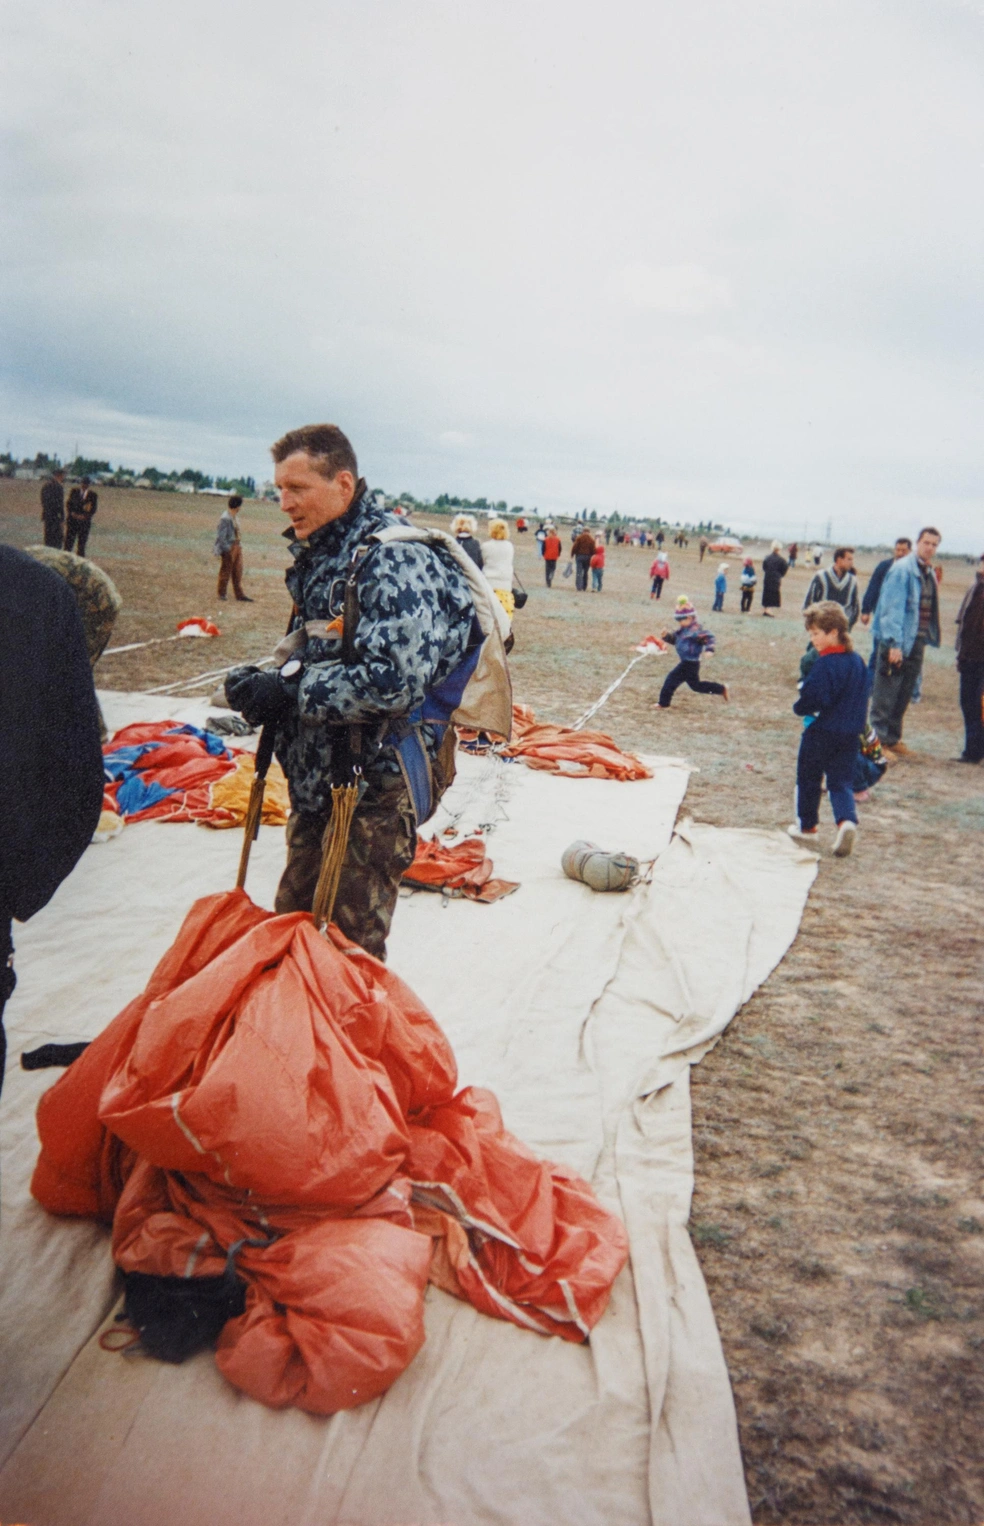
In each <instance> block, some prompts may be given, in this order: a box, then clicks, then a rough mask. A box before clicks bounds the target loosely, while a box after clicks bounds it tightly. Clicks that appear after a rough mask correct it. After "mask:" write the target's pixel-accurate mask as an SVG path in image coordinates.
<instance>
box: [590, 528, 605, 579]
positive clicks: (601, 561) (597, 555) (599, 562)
mask: <svg viewBox="0 0 984 1526" xmlns="http://www.w3.org/2000/svg"><path fill="white" fill-rule="evenodd" d="M604 576H605V542H604V539H603V538H602V536H600V535H596V536H595V548H594V555H593V556H592V558H591V592H592V593H601V585H602V581H603V580H604Z"/></svg>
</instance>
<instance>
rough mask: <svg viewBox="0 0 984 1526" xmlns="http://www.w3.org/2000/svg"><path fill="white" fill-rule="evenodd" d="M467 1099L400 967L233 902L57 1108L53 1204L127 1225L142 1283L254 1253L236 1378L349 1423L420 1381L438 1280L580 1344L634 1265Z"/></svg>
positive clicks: (182, 950)
mask: <svg viewBox="0 0 984 1526" xmlns="http://www.w3.org/2000/svg"><path fill="white" fill-rule="evenodd" d="M455 1082H456V1070H455V1063H454V1056H453V1054H452V1052H451V1050H450V1047H449V1045H448V1043H447V1040H446V1039H445V1038H444V1035H443V1034H442V1032H441V1030H440V1028H439V1027H438V1026H437V1024H436V1023H435V1022H434V1019H433V1018H432V1017H431V1016H430V1014H429V1013H428V1012H427V1011H426V1010H425V1009H424V1008H423V1007H422V1006H421V1004H420V1002H419V1001H418V1000H417V998H416V997H415V996H414V995H413V993H412V992H411V991H410V990H409V988H408V987H407V986H406V985H404V983H403V982H402V981H401V980H399V979H398V977H397V976H396V975H394V974H393V973H392V972H391V971H389V970H387V969H386V967H385V966H384V965H382V964H380V963H379V962H378V961H377V960H375V959H373V958H372V957H371V956H370V955H368V954H366V953H365V952H364V951H363V950H362V949H360V948H358V947H357V946H356V945H355V944H352V943H349V942H348V941H347V940H346V939H345V938H344V937H343V936H342V935H341V934H340V933H339V932H338V931H337V930H336V929H335V928H334V927H332V928H330V929H329V933H328V936H327V937H324V936H322V935H320V934H319V933H317V932H316V931H315V929H314V926H313V924H312V922H311V920H310V918H309V917H306V916H304V915H302V914H300V913H298V914H294V915H289V916H275V915H273V914H272V913H269V912H266V911H262V910H260V909H259V908H258V907H256V906H254V905H253V903H252V902H251V901H250V900H249V898H248V897H247V896H246V894H245V892H243V891H238V890H237V891H232V892H230V893H228V894H225V895H218V896H211V897H208V898H206V899H205V900H202V901H199V902H197V903H196V904H195V906H194V907H193V908H192V910H191V912H190V913H189V915H188V917H187V919H186V920H185V923H184V925H183V927H182V929H181V931H180V933H179V934H178V937H177V939H176V941H175V943H174V945H173V946H172V948H171V949H170V950H169V951H168V953H167V954H166V955H165V956H164V958H163V959H162V960H161V962H160V964H159V965H158V966H157V969H156V970H155V971H154V973H153V975H152V976H151V979H150V982H149V984H148V986H147V988H146V990H145V991H144V992H143V993H142V994H141V995H140V996H139V997H137V998H136V1000H135V1001H133V1002H131V1003H130V1005H129V1006H128V1007H126V1008H125V1009H124V1010H123V1011H122V1012H121V1013H120V1014H119V1016H118V1017H116V1018H115V1019H114V1021H113V1022H112V1023H111V1024H110V1025H109V1027H108V1028H106V1029H105V1031H104V1032H103V1033H102V1034H101V1035H100V1036H99V1038H97V1039H96V1040H95V1041H94V1042H93V1043H92V1044H90V1045H89V1047H88V1048H87V1049H86V1050H85V1051H84V1053H83V1054H82V1055H81V1057H80V1058H79V1059H77V1060H76V1061H75V1063H74V1064H73V1065H72V1066H71V1067H70V1068H69V1070H67V1071H66V1073H65V1075H64V1076H63V1077H62V1078H61V1079H60V1080H59V1081H58V1082H57V1083H56V1085H55V1086H53V1087H52V1088H51V1090H50V1091H49V1092H47V1093H46V1094H45V1096H44V1097H43V1098H42V1099H41V1102H40V1105H39V1108H38V1128H39V1132H40V1135H41V1154H40V1158H39V1160H38V1164H37V1167H36V1169H35V1173H34V1179H33V1183H32V1191H33V1193H34V1195H35V1197H36V1198H37V1199H38V1200H39V1202H41V1203H42V1204H43V1205H44V1206H45V1207H46V1208H47V1209H49V1211H51V1212H52V1213H64V1214H80V1215H87V1216H91V1217H96V1218H100V1219H103V1220H105V1221H107V1222H111V1223H112V1226H113V1255H114V1258H115V1260H116V1262H117V1264H118V1265H119V1266H120V1267H121V1268H122V1269H123V1270H124V1271H127V1272H133V1271H139V1272H144V1273H151V1274H155V1275H157V1276H169V1277H182V1278H189V1277H197V1276H217V1275H220V1274H221V1273H222V1272H223V1270H224V1269H225V1267H226V1263H227V1257H228V1256H229V1255H230V1252H234V1253H235V1257H236V1259H235V1267H236V1271H237V1272H238V1274H239V1276H240V1277H241V1278H242V1279H243V1280H244V1281H245V1283H246V1287H247V1291H246V1304H245V1311H244V1312H243V1313H242V1314H241V1315H239V1316H238V1317H236V1318H233V1319H231V1320H230V1321H229V1322H228V1323H227V1324H226V1325H225V1327H224V1329H223V1331H222V1334H221V1336H220V1338H219V1342H218V1347H217V1353H216V1361H217V1364H218V1366H219V1368H220V1370H221V1371H222V1372H223V1373H224V1374H225V1376H226V1377H227V1378H228V1379H229V1381H230V1382H232V1383H233V1384H235V1385H236V1386H237V1387H238V1388H241V1389H242V1390H243V1391H244V1392H246V1393H248V1394H250V1395H252V1396H253V1397H254V1398H257V1399H260V1400H262V1401H263V1402H264V1403H266V1404H270V1405H274V1406H278V1407H279V1406H283V1405H290V1404H293V1405H297V1406H299V1407H300V1408H302V1409H306V1410H310V1411H313V1412H314V1413H318V1414H330V1413H332V1412H334V1411H335V1410H339V1409H347V1408H351V1407H354V1406H356V1405H358V1404H362V1403H364V1402H365V1401H366V1400H368V1399H371V1398H373V1397H375V1396H376V1395H378V1394H381V1393H383V1392H384V1391H385V1390H386V1389H387V1388H388V1387H389V1385H390V1384H391V1383H392V1382H393V1380H394V1379H395V1378H396V1377H397V1376H398V1374H399V1373H400V1372H402V1371H403V1369H404V1368H405V1367H406V1366H407V1365H408V1364H409V1362H410V1361H412V1359H413V1357H414V1355H415V1354H416V1352H417V1351H418V1350H419V1348H420V1346H421V1344H422V1342H423V1339H424V1325H423V1295H424V1290H425V1286H426V1283H427V1281H428V1279H430V1280H432V1281H435V1282H437V1283H439V1284H440V1285H441V1286H442V1287H445V1288H447V1289H448V1290H449V1291H451V1292H453V1293H455V1294H456V1295H457V1296H459V1297H462V1298H466V1299H468V1300H470V1301H471V1302H472V1303H473V1304H474V1305H475V1307H476V1308H478V1309H480V1310H483V1311H484V1312H485V1313H487V1314H492V1315H496V1316H498V1317H500V1318H504V1319H510V1320H512V1321H514V1322H515V1323H516V1324H519V1325H522V1326H525V1327H527V1328H529V1329H531V1330H536V1331H539V1332H541V1333H544V1334H558V1335H561V1336H563V1337H564V1338H565V1339H568V1340H576V1341H580V1340H583V1339H585V1338H586V1337H587V1335H588V1332H589V1331H590V1329H591V1327H592V1326H593V1325H594V1324H595V1323H596V1321H597V1320H598V1319H599V1318H600V1316H601V1314H602V1312H603V1311H604V1309H605V1306H606V1304H607V1301H608V1297H609V1293H610V1290H611V1286H612V1282H613V1281H614V1278H615V1277H616V1275H617V1274H618V1272H619V1270H620V1269H621V1267H622V1266H623V1264H624V1262H625V1259H626V1240H625V1234H624V1231H623V1229H622V1226H621V1224H620V1223H619V1221H618V1220H617V1219H616V1218H614V1217H613V1216H612V1215H611V1214H610V1213H608V1212H607V1211H606V1210H605V1209H603V1208H602V1207H601V1205H600V1204H599V1203H598V1202H597V1200H596V1199H595V1197H594V1195H593V1194H592V1192H591V1189H590V1188H589V1187H588V1185H587V1184H586V1183H585V1182H584V1181H582V1180H581V1179H580V1178H579V1177H577V1176H575V1175H574V1174H573V1173H572V1172H570V1171H568V1170H565V1169H564V1168H563V1167H560V1166H555V1165H550V1164H548V1163H546V1162H543V1161H540V1160H537V1159H536V1157H535V1156H534V1155H532V1154H531V1152H530V1151H529V1150H527V1149H526V1148H525V1147H524V1146H523V1145H521V1144H520V1143H519V1142H518V1141H517V1140H516V1139H514V1138H513V1136H512V1135H510V1134H509V1133H507V1132H506V1130H505V1129H504V1128H503V1124H502V1118H501V1115H500V1113H499V1109H498V1105H497V1103H496V1101H495V1098H494V1097H493V1096H492V1095H491V1093H489V1092H486V1091H481V1090H478V1089H476V1088H466V1089H465V1090H463V1091H460V1092H457V1093H456V1092H455ZM237 1247H238V1249H237Z"/></svg>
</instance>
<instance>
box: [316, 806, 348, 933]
mask: <svg viewBox="0 0 984 1526" xmlns="http://www.w3.org/2000/svg"><path fill="white" fill-rule="evenodd" d="M358 803H359V785H358V782H356V783H355V784H333V785H332V787H331V816H330V818H329V821H328V825H327V826H326V827H325V835H324V837H323V839H322V844H321V848H322V854H321V873H320V874H319V875H318V883H317V886H316V888H315V892H314V901H313V903H312V905H311V915H312V917H313V918H314V925H315V927H316V928H317V929H318V931H319V932H322V931H323V930H324V929H325V928H326V927H327V925H328V923H329V922H330V921H331V915H332V912H333V911H334V910H335V897H336V896H337V894H338V882H339V880H340V879H341V877H342V865H343V864H344V862H345V855H346V853H347V852H348V845H349V835H350V833H351V831H352V817H353V816H354V815H355V808H356V806H357V805H358Z"/></svg>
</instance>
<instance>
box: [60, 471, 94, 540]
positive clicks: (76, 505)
mask: <svg viewBox="0 0 984 1526" xmlns="http://www.w3.org/2000/svg"><path fill="white" fill-rule="evenodd" d="M98 507H99V495H98V493H97V492H96V491H95V489H94V488H93V486H92V484H91V483H90V481H89V478H88V477H83V478H82V482H81V484H80V486H79V487H73V488H72V491H71V492H70V493H69V495H68V506H67V517H66V523H65V550H66V551H75V552H76V553H77V554H78V555H79V556H85V548H86V546H87V545H88V544H89V531H90V530H91V529H92V521H93V518H94V516H95V512H96V510H97V508H98Z"/></svg>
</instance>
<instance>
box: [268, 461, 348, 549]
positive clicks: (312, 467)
mask: <svg viewBox="0 0 984 1526" xmlns="http://www.w3.org/2000/svg"><path fill="white" fill-rule="evenodd" d="M273 476H274V481H275V482H276V484H277V487H278V489H279V491H280V507H281V509H282V510H283V512H284V513H285V514H289V515H290V522H291V524H292V525H293V526H294V533H295V535H296V536H297V538H298V540H307V538H308V536H310V535H313V534H314V532H315V530H320V529H321V526H322V525H327V524H330V523H331V521H332V520H333V519H341V517H342V515H343V514H344V513H345V511H346V509H347V508H348V507H349V505H350V504H351V502H352V498H353V496H354V494H355V479H354V477H353V476H352V473H351V472H349V471H340V472H338V473H336V475H335V476H334V477H331V478H329V477H325V476H323V475H322V474H321V472H319V471H318V468H317V466H316V464H315V462H314V460H313V458H312V457H311V456H309V455H308V453H307V451H306V450H298V451H295V452H294V454H293V455H292V456H288V457H287V458H286V460H284V461H279V462H278V463H277V468H276V470H275V472H274V474H273Z"/></svg>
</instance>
